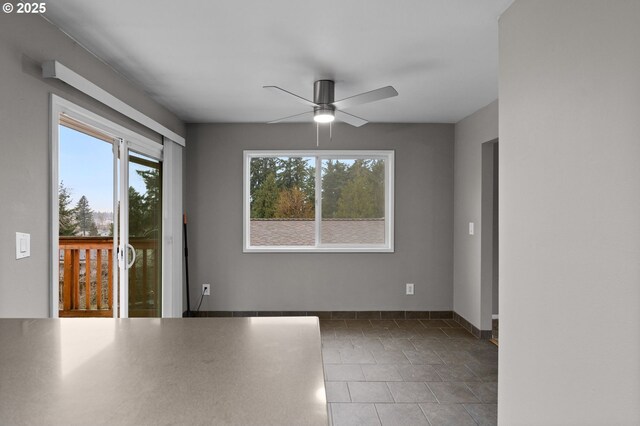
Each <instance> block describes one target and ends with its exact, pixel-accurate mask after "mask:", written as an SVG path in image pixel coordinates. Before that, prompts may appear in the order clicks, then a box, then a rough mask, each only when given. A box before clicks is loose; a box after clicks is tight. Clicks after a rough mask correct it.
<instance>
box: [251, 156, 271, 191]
mask: <svg viewBox="0 0 640 426" xmlns="http://www.w3.org/2000/svg"><path fill="white" fill-rule="evenodd" d="M269 174H273V175H274V176H275V175H276V174H278V164H277V159H276V158H275V157H260V158H252V159H251V164H250V181H251V182H250V185H249V186H250V188H249V190H250V192H249V194H250V196H251V199H252V200H253V199H254V198H255V196H256V191H258V189H259V188H260V186H262V184H263V183H264V182H265V181H266V180H267V176H269Z"/></svg>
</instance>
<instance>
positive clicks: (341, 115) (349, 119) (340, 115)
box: [335, 111, 368, 127]
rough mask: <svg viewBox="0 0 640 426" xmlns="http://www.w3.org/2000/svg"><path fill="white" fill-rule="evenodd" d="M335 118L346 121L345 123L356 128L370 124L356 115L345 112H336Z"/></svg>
mask: <svg viewBox="0 0 640 426" xmlns="http://www.w3.org/2000/svg"><path fill="white" fill-rule="evenodd" d="M335 117H336V118H337V119H338V120H340V121H344V122H345V123H347V124H351V125H352V126H355V127H360V126H364V125H365V124H367V123H368V121H367V120H365V119H364V118H360V117H356V116H355V115H353V114H348V113H346V112H344V111H336V112H335Z"/></svg>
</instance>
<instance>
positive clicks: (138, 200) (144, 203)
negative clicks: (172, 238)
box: [127, 151, 162, 317]
mask: <svg viewBox="0 0 640 426" xmlns="http://www.w3.org/2000/svg"><path fill="white" fill-rule="evenodd" d="M128 177H129V184H128V190H127V197H128V204H129V205H128V216H129V217H128V231H127V238H128V240H129V241H128V244H129V245H130V246H131V247H132V250H133V252H134V253H135V259H134V260H133V262H132V263H131V266H130V267H129V269H128V271H127V279H128V281H129V285H128V287H129V291H128V297H129V300H128V303H127V306H128V308H129V316H130V317H160V316H161V313H162V312H161V309H162V303H161V300H162V280H161V274H162V264H161V262H162V252H161V247H162V163H161V162H160V161H158V160H157V159H154V158H152V157H148V156H145V155H143V154H140V153H137V152H134V151H130V152H129V161H128Z"/></svg>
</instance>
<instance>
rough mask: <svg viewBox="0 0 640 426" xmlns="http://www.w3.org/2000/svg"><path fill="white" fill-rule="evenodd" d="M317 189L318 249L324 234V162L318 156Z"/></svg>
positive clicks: (316, 227)
mask: <svg viewBox="0 0 640 426" xmlns="http://www.w3.org/2000/svg"><path fill="white" fill-rule="evenodd" d="M315 177H316V179H315V180H316V187H315V194H316V208H315V213H316V223H315V230H316V241H315V242H316V244H315V246H316V247H319V246H320V234H321V232H322V160H321V159H320V157H319V156H316V176H315Z"/></svg>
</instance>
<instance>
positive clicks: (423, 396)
mask: <svg viewBox="0 0 640 426" xmlns="http://www.w3.org/2000/svg"><path fill="white" fill-rule="evenodd" d="M320 331H321V335H322V355H323V362H324V374H325V384H326V389H327V402H328V403H329V416H330V421H331V424H332V425H334V426H343V425H350V426H351V425H393V426H410V425H427V426H440V425H443V426H444V425H455V426H464V425H495V424H496V422H497V405H496V402H497V392H498V384H497V381H498V348H497V347H496V346H495V345H493V344H491V343H490V342H489V341H486V340H478V339H476V338H475V337H473V336H472V335H471V334H470V333H468V332H467V331H466V330H464V329H462V328H460V327H459V325H458V324H457V323H456V322H454V321H452V320H322V321H320Z"/></svg>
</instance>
